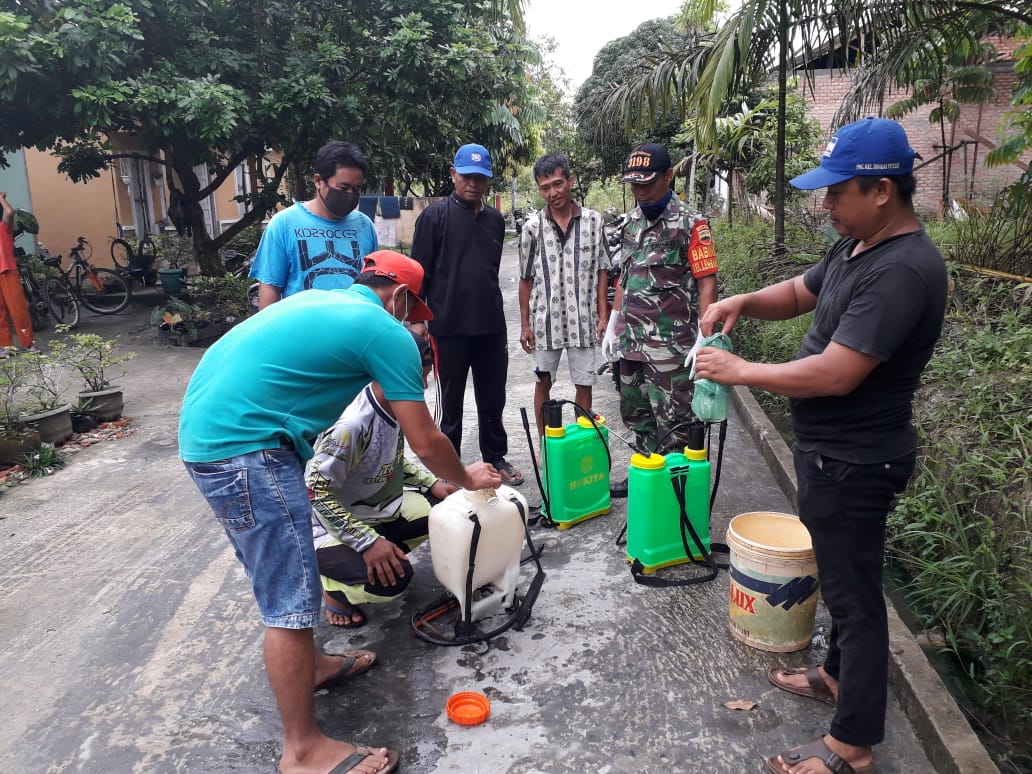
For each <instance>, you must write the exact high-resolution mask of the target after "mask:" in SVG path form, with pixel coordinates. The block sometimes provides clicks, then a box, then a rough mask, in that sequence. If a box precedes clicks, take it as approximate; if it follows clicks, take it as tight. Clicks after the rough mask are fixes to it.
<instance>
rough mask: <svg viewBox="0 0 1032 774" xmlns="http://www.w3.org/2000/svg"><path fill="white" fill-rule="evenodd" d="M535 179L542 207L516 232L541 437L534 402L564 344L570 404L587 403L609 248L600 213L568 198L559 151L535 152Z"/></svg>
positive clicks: (565, 165)
mask: <svg viewBox="0 0 1032 774" xmlns="http://www.w3.org/2000/svg"><path fill="white" fill-rule="evenodd" d="M534 180H535V181H536V182H537V186H538V191H540V192H541V196H542V197H543V198H544V200H545V204H546V206H545V208H544V209H543V210H541V211H540V212H538V213H537V214H536V215H535V216H533V217H531V218H530V219H529V220H528V221H527V222H526V223H525V224H524V225H523V231H522V232H521V234H520V246H519V252H520V288H519V302H520V344H521V345H522V347H523V351H524V352H528V353H532V355H533V361H534V373H535V374H536V375H537V383H536V384H535V387H534V417H535V418H536V419H537V429H538V436H541V435H542V434H543V433H544V427H543V426H544V421H543V418H542V416H541V407H542V405H543V404H544V403H545V401H547V400H548V398H549V394H550V392H551V389H552V382H553V380H554V379H555V374H556V371H557V370H558V368H559V359H560V357H562V354H563V350H564V349H565V350H566V359H567V361H568V365H569V367H570V379H571V381H573V384H574V386H575V388H576V396H575V400H576V402H577V405H579V406H581V407H582V408H584V409H585V410H587V411H590V410H591V387H592V385H594V383H595V378H596V371H595V369H596V366H597V365H598V363H597V356H596V352H595V345H596V344H597V343H598V341H599V340H600V339H601V337H602V334H603V333H604V332H605V329H606V320H607V317H608V313H607V310H606V283H607V281H608V275H607V274H606V269H608V268H609V255H608V252H607V249H606V239H605V234H604V233H603V231H602V216H601V215H600V214H599V213H597V212H595V211H594V210H589V209H586V208H582V207H581V206H580V205H579V204H577V203H576V202H574V201H571V199H570V193H571V191H572V189H573V175H572V174H571V172H570V160H569V159H568V158H567V157H566V156H563V155H562V154H548V155H545V156H542V157H541V158H539V159H538V160H537V163H536V164H534Z"/></svg>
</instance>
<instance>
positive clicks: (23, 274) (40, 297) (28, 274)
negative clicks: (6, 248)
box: [14, 247, 79, 331]
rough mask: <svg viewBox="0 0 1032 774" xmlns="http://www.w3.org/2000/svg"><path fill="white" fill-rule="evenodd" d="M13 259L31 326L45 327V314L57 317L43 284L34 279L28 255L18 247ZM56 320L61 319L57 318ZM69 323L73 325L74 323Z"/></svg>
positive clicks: (34, 328)
mask: <svg viewBox="0 0 1032 774" xmlns="http://www.w3.org/2000/svg"><path fill="white" fill-rule="evenodd" d="M14 260H15V263H16V264H17V266H18V279H20V280H21V286H22V292H23V293H25V300H26V302H27V303H28V306H29V318H30V319H31V320H32V328H33V330H37V331H41V330H43V329H44V328H46V327H47V315H53V316H54V319H57V317H56V315H54V310H53V309H51V308H50V304H49V302H48V300H47V297H46V292H45V291H44V289H43V285H40V283H39V282H38V281H37V280H36V276H35V275H34V274H33V273H32V269H31V268H30V266H29V264H28V257H27V256H26V255H25V251H24V250H22V249H21V248H20V247H18V248H16V249H15V257H14ZM76 311H78V305H76ZM78 319H79V318H78V314H76V322H77V321H78ZM58 322H63V321H62V320H58ZM69 324H70V325H74V323H69Z"/></svg>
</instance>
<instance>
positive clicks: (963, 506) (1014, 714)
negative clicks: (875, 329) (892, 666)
mask: <svg viewBox="0 0 1032 774" xmlns="http://www.w3.org/2000/svg"><path fill="white" fill-rule="evenodd" d="M955 285H956V287H958V288H964V292H963V293H962V294H961V293H955V294H954V298H953V304H952V305H951V308H950V311H949V313H948V317H947V321H946V324H945V326H944V330H943V335H942V338H941V339H940V341H939V344H938V346H937V348H936V352H935V355H934V356H933V358H932V361H931V362H930V363H929V367H928V369H927V370H926V372H925V379H924V385H923V386H922V388H921V390H920V392H919V394H918V398H917V400H915V402H914V422H915V425H916V426H917V428H918V432H919V436H920V438H921V449H920V452H921V453H920V457H919V462H918V466H917V470H916V471H915V474H914V477H913V479H912V480H911V482H910V486H909V487H908V488H907V490H906V492H904V494H903V495H902V496H901V497H900V499H899V501H898V503H897V506H896V509H895V511H894V513H893V514H892V515H891V517H890V522H889V530H890V549H891V551H892V553H893V554H894V556H895V557H896V558H898V559H899V560H900V561H901V562H902V564H903V565H904V566H905V567H906V568H907V569H908V570H909V571H910V574H911V575H912V580H911V586H910V589H909V591H910V594H911V595H912V597H913V598H914V600H915V601H916V602H917V603H918V606H919V608H920V609H922V610H926V611H927V615H928V618H929V620H928V621H927V623H929V624H933V625H938V626H941V627H942V629H943V630H944V632H945V633H946V638H947V641H948V643H949V647H950V649H951V650H953V651H954V653H956V654H957V656H958V657H959V658H960V659H961V660H962V662H963V663H964V664H966V665H967V669H968V671H969V672H971V673H972V675H973V676H977V678H978V679H977V681H976V685H977V686H978V687H979V688H980V690H981V691H982V696H981V697H980V698H981V699H982V700H983V701H984V702H985V703H986V706H989V707H991V708H992V709H993V712H994V713H996V714H997V715H998V716H999V717H1001V718H1002V719H1003V720H1004V721H1005V722H1007V723H1013V724H1017V727H1018V728H1020V727H1022V725H1023V726H1024V728H1025V732H1022V733H1023V734H1024V733H1027V731H1030V730H1032V703H1030V702H1029V697H1030V695H1032V607H1030V606H1029V604H1028V603H1029V598H1030V594H1032V558H1030V557H1032V506H1030V503H1032V483H1030V478H1029V473H1028V464H1029V463H1028V460H1029V454H1030V451H1029V450H1030V447H1032V363H1030V360H1029V352H1032V306H1030V305H1029V303H1028V300H1027V299H1026V297H1025V293H1024V288H1022V287H1020V286H1017V287H1016V286H1015V285H1014V283H1012V282H1001V281H996V280H991V279H985V278H983V279H978V278H975V277H974V276H973V275H970V274H967V275H963V276H961V277H959V278H958V281H957V282H956V283H955ZM1012 733H1013V731H1012Z"/></svg>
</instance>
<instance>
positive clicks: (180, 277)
mask: <svg viewBox="0 0 1032 774" xmlns="http://www.w3.org/2000/svg"><path fill="white" fill-rule="evenodd" d="M155 248H156V252H157V255H158V257H157V262H158V266H159V268H158V279H159V280H160V281H161V289H162V290H163V291H164V292H165V295H167V296H173V297H174V296H178V295H179V294H180V293H182V292H183V284H184V282H185V280H186V270H187V266H189V265H190V263H191V262H192V261H193V258H194V254H193V245H192V243H191V241H190V240H189V239H188V238H186V237H181V236H179V235H178V234H159V235H158V237H157V239H156V240H155Z"/></svg>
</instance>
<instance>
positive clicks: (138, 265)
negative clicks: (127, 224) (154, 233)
mask: <svg viewBox="0 0 1032 774" xmlns="http://www.w3.org/2000/svg"><path fill="white" fill-rule="evenodd" d="M118 233H119V234H121V233H122V227H121V226H119V227H118ZM157 258H158V248H157V246H156V245H155V244H154V240H153V239H151V238H150V237H149V236H147V235H145V236H144V237H143V239H141V240H140V243H139V244H138V245H137V246H136V249H135V250H134V249H133V246H132V245H131V244H129V242H127V241H126V240H125V239H123V238H122V237H121V236H119V237H118V238H117V239H112V240H111V260H112V261H114V264H115V271H116V272H118V273H119V274H121V275H122V276H123V277H127V278H129V279H134V280H137V281H138V282H139V283H140V285H141V286H146V285H153V284H154V283H155V282H157V280H158V272H157V269H155V268H154V262H155V261H156V260H157Z"/></svg>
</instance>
